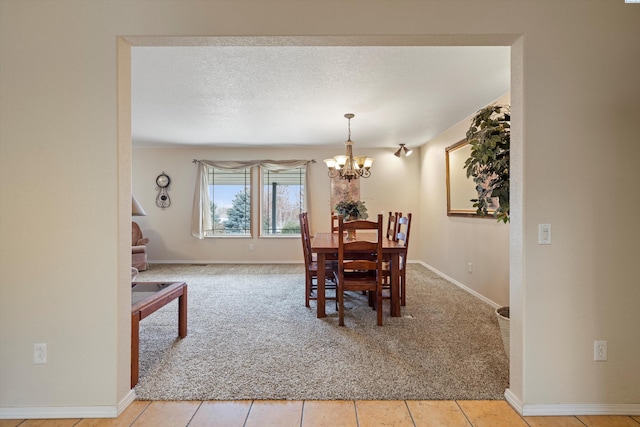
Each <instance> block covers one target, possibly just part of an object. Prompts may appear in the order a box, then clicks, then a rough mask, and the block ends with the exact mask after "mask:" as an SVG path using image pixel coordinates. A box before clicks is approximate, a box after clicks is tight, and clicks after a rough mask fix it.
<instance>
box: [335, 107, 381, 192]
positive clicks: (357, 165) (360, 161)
mask: <svg viewBox="0 0 640 427" xmlns="http://www.w3.org/2000/svg"><path fill="white" fill-rule="evenodd" d="M344 116H345V117H346V118H347V120H349V138H348V139H347V141H346V142H345V143H344V144H345V145H346V146H347V155H346V156H334V157H333V158H332V159H324V162H325V163H326V164H327V167H328V168H329V176H330V177H331V178H337V177H340V178H342V179H346V180H347V181H351V180H352V179H358V178H360V177H363V178H369V177H370V176H371V170H370V169H371V164H372V163H373V159H372V158H371V157H367V156H357V157H353V141H351V119H352V118H353V117H354V115H353V114H351V113H347V114H345V115H344Z"/></svg>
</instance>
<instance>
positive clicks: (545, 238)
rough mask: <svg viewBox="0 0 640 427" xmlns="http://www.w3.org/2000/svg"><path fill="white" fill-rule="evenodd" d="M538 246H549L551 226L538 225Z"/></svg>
mask: <svg viewBox="0 0 640 427" xmlns="http://www.w3.org/2000/svg"><path fill="white" fill-rule="evenodd" d="M538 244H539V245H550V244H551V224H538Z"/></svg>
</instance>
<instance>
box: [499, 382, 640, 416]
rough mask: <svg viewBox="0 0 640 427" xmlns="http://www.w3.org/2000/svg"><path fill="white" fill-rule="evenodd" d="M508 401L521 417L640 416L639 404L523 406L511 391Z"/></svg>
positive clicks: (506, 392)
mask: <svg viewBox="0 0 640 427" xmlns="http://www.w3.org/2000/svg"><path fill="white" fill-rule="evenodd" d="M504 397H505V399H506V401H507V402H508V403H509V404H510V405H511V406H512V407H513V409H515V410H516V411H517V412H518V413H519V414H520V415H522V416H525V417H533V416H573V415H626V416H632V415H633V416H635V415H640V404H638V403H629V404H624V403H622V404H621V403H611V404H606V403H563V404H540V405H527V404H524V405H523V404H522V401H521V400H520V399H518V398H517V397H516V396H515V395H514V394H513V393H512V392H511V390H509V389H507V390H506V391H505V392H504Z"/></svg>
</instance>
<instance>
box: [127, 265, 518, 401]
mask: <svg viewBox="0 0 640 427" xmlns="http://www.w3.org/2000/svg"><path fill="white" fill-rule="evenodd" d="M137 280H138V281H153V280H162V281H185V282H187V284H188V302H189V310H188V312H189V321H188V324H189V331H188V335H187V337H186V338H184V339H182V340H180V339H178V338H177V301H173V302H171V303H170V304H168V305H167V306H166V307H164V308H162V309H161V310H159V311H157V312H156V313H154V314H152V315H151V316H149V317H147V318H146V319H144V320H143V321H142V322H141V323H140V382H139V384H138V385H137V386H136V389H135V391H136V394H137V396H138V398H139V399H142V400H236V399H292V400H311V399H327V400H333V399H339V400H342V399H347V400H350V399H361V400H392V399H420V400H423V399H424V400H429V399H503V398H504V396H503V395H504V390H505V389H506V388H508V377H509V376H508V361H507V358H506V355H505V354H504V349H503V346H502V342H501V338H500V331H499V328H498V324H497V321H496V319H495V316H494V313H493V309H492V307H491V306H489V305H487V304H485V303H484V302H482V301H480V300H478V299H477V298H475V297H473V296H472V295H470V294H468V293H466V292H464V291H463V290H461V289H459V288H458V287H456V286H455V285H453V284H451V283H449V282H447V281H446V280H444V279H442V278H440V277H439V276H437V275H436V274H434V273H433V272H431V271H430V270H428V269H426V268H424V267H423V266H420V265H416V264H410V265H409V267H408V270H407V283H408V284H409V287H408V297H407V305H406V307H403V310H402V314H403V316H402V317H399V318H392V317H390V316H389V306H388V303H389V302H388V301H385V304H384V313H385V317H384V326H382V327H378V326H376V314H375V311H373V310H372V309H371V308H369V307H368V305H367V304H366V299H365V297H364V296H363V295H361V294H357V293H356V294H352V295H349V296H348V297H347V300H346V306H347V307H348V309H347V310H346V318H345V323H346V326H345V327H340V326H338V316H337V312H336V310H335V303H334V302H333V301H328V302H327V318H325V319H317V318H316V310H315V301H312V306H311V308H306V307H305V306H304V267H303V266H302V265H152V266H151V268H150V269H149V270H148V271H145V272H141V274H140V275H139V277H138V279H137Z"/></svg>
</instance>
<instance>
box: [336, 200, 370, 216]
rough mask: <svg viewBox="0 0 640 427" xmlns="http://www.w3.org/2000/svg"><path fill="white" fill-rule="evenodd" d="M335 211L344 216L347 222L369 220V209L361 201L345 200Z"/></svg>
mask: <svg viewBox="0 0 640 427" xmlns="http://www.w3.org/2000/svg"><path fill="white" fill-rule="evenodd" d="M334 210H335V211H336V212H337V213H339V214H341V215H342V216H344V219H346V220H351V221H353V220H355V219H367V218H369V214H368V213H367V207H366V206H365V205H364V202H362V201H360V200H358V201H355V200H343V201H341V202H339V203H338V204H337V205H336V207H335V208H334Z"/></svg>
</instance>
